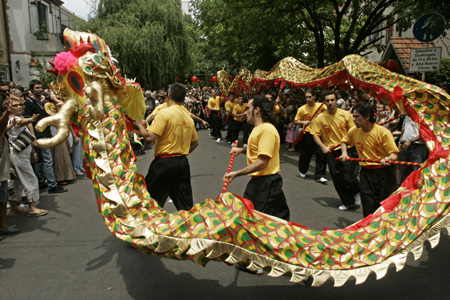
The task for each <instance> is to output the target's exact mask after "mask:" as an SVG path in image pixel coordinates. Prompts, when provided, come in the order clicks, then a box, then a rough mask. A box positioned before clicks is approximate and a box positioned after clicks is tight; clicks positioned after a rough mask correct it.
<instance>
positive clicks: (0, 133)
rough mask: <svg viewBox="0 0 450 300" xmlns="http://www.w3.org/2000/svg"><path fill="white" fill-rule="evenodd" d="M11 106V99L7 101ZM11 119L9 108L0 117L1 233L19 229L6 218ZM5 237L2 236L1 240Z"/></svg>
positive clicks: (16, 231)
mask: <svg viewBox="0 0 450 300" xmlns="http://www.w3.org/2000/svg"><path fill="white" fill-rule="evenodd" d="M5 104H7V105H8V106H9V100H8V101H7V103H5ZM8 119H9V110H7V111H5V112H4V113H3V114H2V116H1V117H0V235H3V234H12V233H18V232H19V230H18V229H17V228H14V227H10V226H8V222H7V219H6V211H7V200H8V180H9V179H10V171H9V170H10V158H9V147H8V140H7V139H6V137H5V133H6V128H7V124H8ZM2 239H3V238H2V237H1V236H0V241H1V240H2Z"/></svg>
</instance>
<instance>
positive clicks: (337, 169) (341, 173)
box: [326, 149, 360, 206]
mask: <svg viewBox="0 0 450 300" xmlns="http://www.w3.org/2000/svg"><path fill="white" fill-rule="evenodd" d="M351 152H353V151H352V149H349V156H350V157H354V155H351V154H350V153H351ZM341 155H342V151H341V150H335V151H332V152H331V153H327V154H326V157H327V162H328V169H329V170H330V175H331V179H332V180H333V185H334V188H335V190H336V192H337V193H338V195H339V198H341V201H342V204H344V205H345V206H351V205H353V204H355V198H354V197H353V196H354V195H356V194H358V193H359V192H360V185H359V180H358V170H359V165H358V163H357V162H354V161H344V162H341V161H339V160H336V157H340V156H341Z"/></svg>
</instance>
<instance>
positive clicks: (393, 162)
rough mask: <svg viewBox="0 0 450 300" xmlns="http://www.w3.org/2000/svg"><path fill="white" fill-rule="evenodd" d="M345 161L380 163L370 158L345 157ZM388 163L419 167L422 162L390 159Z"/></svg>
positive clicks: (337, 158) (378, 160)
mask: <svg viewBox="0 0 450 300" xmlns="http://www.w3.org/2000/svg"><path fill="white" fill-rule="evenodd" d="M336 160H339V157H336ZM346 161H361V162H372V163H378V164H380V163H381V159H370V158H351V157H349V158H347V159H346ZM390 164H392V165H404V166H413V167H420V166H421V165H422V164H420V163H415V162H410V161H396V160H391V162H390Z"/></svg>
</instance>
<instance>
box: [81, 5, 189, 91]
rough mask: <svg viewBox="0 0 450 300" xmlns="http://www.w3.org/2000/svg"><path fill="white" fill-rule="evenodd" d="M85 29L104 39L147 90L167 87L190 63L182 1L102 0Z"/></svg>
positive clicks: (126, 72) (121, 64) (121, 65)
mask: <svg viewBox="0 0 450 300" xmlns="http://www.w3.org/2000/svg"><path fill="white" fill-rule="evenodd" d="M84 30H90V31H92V32H95V33H96V34H97V35H98V36H99V37H101V38H102V39H104V40H105V41H106V43H107V45H108V46H109V47H110V49H111V52H112V55H113V56H114V57H115V58H116V59H117V60H118V61H119V63H118V67H119V68H120V69H121V73H122V74H123V75H125V76H128V77H132V78H134V77H136V78H137V81H138V82H139V83H140V84H141V85H142V86H143V87H145V88H148V89H159V88H162V87H165V86H166V85H167V84H168V83H170V82H173V80H174V78H175V77H177V76H183V74H184V73H185V72H186V70H187V68H188V66H190V65H191V58H190V56H189V51H188V36H187V33H186V28H185V25H184V22H183V15H182V11H181V1H180V0H100V1H98V7H97V12H96V16H95V17H92V18H90V19H89V21H88V22H87V23H86V27H84Z"/></svg>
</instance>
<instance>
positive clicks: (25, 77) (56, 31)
mask: <svg viewBox="0 0 450 300" xmlns="http://www.w3.org/2000/svg"><path fill="white" fill-rule="evenodd" d="M63 3H64V2H63V1H61V0H3V1H2V4H4V6H3V8H4V10H5V13H4V22H3V24H2V25H4V27H5V38H6V40H7V44H6V46H7V47H6V50H7V56H9V66H10V68H9V74H6V75H4V76H6V77H3V80H12V81H13V82H14V83H16V84H20V85H21V86H24V87H25V86H28V83H29V82H30V80H31V79H33V78H36V76H34V75H32V74H30V73H37V69H36V66H37V65H38V64H39V63H42V62H43V61H45V60H53V56H55V55H56V53H58V52H61V51H64V41H63V34H62V33H63V31H64V29H65V28H66V27H69V28H72V29H76V24H77V22H78V21H77V20H79V18H78V17H76V16H75V15H74V14H72V13H71V12H69V11H68V10H67V9H65V8H64V7H63V6H62V5H63ZM0 72H2V69H1V61H0ZM0 74H1V73H0Z"/></svg>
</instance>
